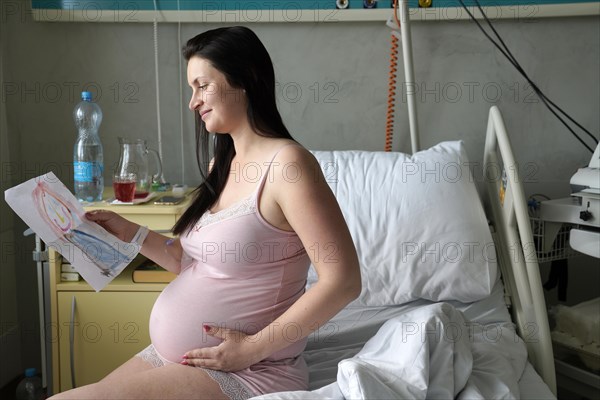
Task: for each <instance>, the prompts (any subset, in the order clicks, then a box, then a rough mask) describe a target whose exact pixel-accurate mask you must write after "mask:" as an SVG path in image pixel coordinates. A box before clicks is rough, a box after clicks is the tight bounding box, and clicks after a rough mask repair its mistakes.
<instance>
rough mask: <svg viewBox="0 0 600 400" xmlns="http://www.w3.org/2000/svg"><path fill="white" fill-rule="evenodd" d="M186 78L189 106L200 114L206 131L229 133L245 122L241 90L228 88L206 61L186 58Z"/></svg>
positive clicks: (244, 99)
mask: <svg viewBox="0 0 600 400" xmlns="http://www.w3.org/2000/svg"><path fill="white" fill-rule="evenodd" d="M187 79H188V84H189V85H190V87H191V88H192V98H191V100H190V104H189V107H190V110H192V111H194V112H197V113H199V114H200V117H201V118H202V121H204V124H205V125H206V130H207V131H209V132H211V133H233V132H235V131H236V130H239V129H241V128H243V127H245V126H247V125H248V124H247V122H248V120H247V114H246V96H245V94H244V91H243V90H242V89H234V88H232V87H231V85H229V83H227V80H226V79H225V76H224V75H223V74H222V73H221V72H220V71H219V70H217V69H215V68H214V67H212V65H210V63H209V62H208V61H206V60H205V59H203V58H200V57H196V56H194V57H192V58H190V60H189V61H188V66H187Z"/></svg>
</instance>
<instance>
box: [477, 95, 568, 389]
mask: <svg viewBox="0 0 600 400" xmlns="http://www.w3.org/2000/svg"><path fill="white" fill-rule="evenodd" d="M483 174H484V179H485V183H486V198H485V199H483V200H484V201H483V203H484V207H485V211H486V215H487V217H488V219H489V221H490V230H491V231H492V237H493V239H494V243H495V245H496V253H497V256H498V265H499V266H500V270H501V272H502V278H503V281H504V287H505V292H506V296H505V298H506V299H507V305H508V307H509V309H510V311H511V314H512V319H513V321H514V322H515V324H516V325H517V332H518V333H519V336H520V337H521V338H522V339H523V340H524V341H525V344H526V346H527V352H528V354H529V361H530V362H531V364H532V365H533V367H534V368H535V370H536V371H537V372H538V374H540V376H541V377H542V379H543V380H544V382H545V383H546V384H547V385H548V387H549V388H550V390H551V391H552V393H553V394H554V395H556V375H555V371H554V356H553V351H552V341H551V338H550V328H549V325H548V315H547V311H546V302H545V299H544V291H543V289H542V282H541V277H540V270H539V265H538V260H537V255H536V251H535V245H534V242H533V235H532V232H531V225H530V221H529V213H528V212H527V201H526V198H525V192H524V190H523V184H522V182H523V181H522V180H521V177H520V174H519V168H518V164H517V162H516V161H515V158H514V156H513V152H512V147H511V144H510V140H509V138H508V134H507V133H506V128H505V126H504V121H503V119H502V115H501V113H500V110H499V109H498V107H496V106H493V107H492V108H490V112H489V119H488V126H487V133H486V140H485V150H484V158H483Z"/></svg>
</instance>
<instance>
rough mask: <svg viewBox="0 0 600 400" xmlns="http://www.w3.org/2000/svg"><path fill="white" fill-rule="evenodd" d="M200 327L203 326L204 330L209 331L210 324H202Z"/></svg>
mask: <svg viewBox="0 0 600 400" xmlns="http://www.w3.org/2000/svg"><path fill="white" fill-rule="evenodd" d="M202 328H204V332H207V333H208V332H210V326H208V325H202Z"/></svg>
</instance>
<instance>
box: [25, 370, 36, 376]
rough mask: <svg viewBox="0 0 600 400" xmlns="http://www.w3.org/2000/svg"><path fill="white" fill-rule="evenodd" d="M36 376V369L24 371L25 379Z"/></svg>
mask: <svg viewBox="0 0 600 400" xmlns="http://www.w3.org/2000/svg"><path fill="white" fill-rule="evenodd" d="M36 374H37V369H35V368H27V369H26V370H25V376H26V377H27V378H31V377H32V376H36Z"/></svg>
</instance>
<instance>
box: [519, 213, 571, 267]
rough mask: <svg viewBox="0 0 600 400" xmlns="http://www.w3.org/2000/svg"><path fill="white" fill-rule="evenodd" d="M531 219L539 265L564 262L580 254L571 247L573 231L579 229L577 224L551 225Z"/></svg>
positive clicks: (538, 219)
mask: <svg viewBox="0 0 600 400" xmlns="http://www.w3.org/2000/svg"><path fill="white" fill-rule="evenodd" d="M529 219H530V221H531V232H532V233H533V242H534V244H535V250H536V254H537V258H538V262H539V263H543V262H549V261H555V260H563V259H566V258H571V257H574V256H577V255H579V254H580V253H579V252H577V251H576V250H573V249H572V248H571V246H570V245H569V236H570V233H571V229H572V228H577V227H578V225H577V224H571V223H566V222H565V223H562V224H560V223H549V222H547V221H544V220H542V219H540V218H536V217H531V216H530V217H529Z"/></svg>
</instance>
